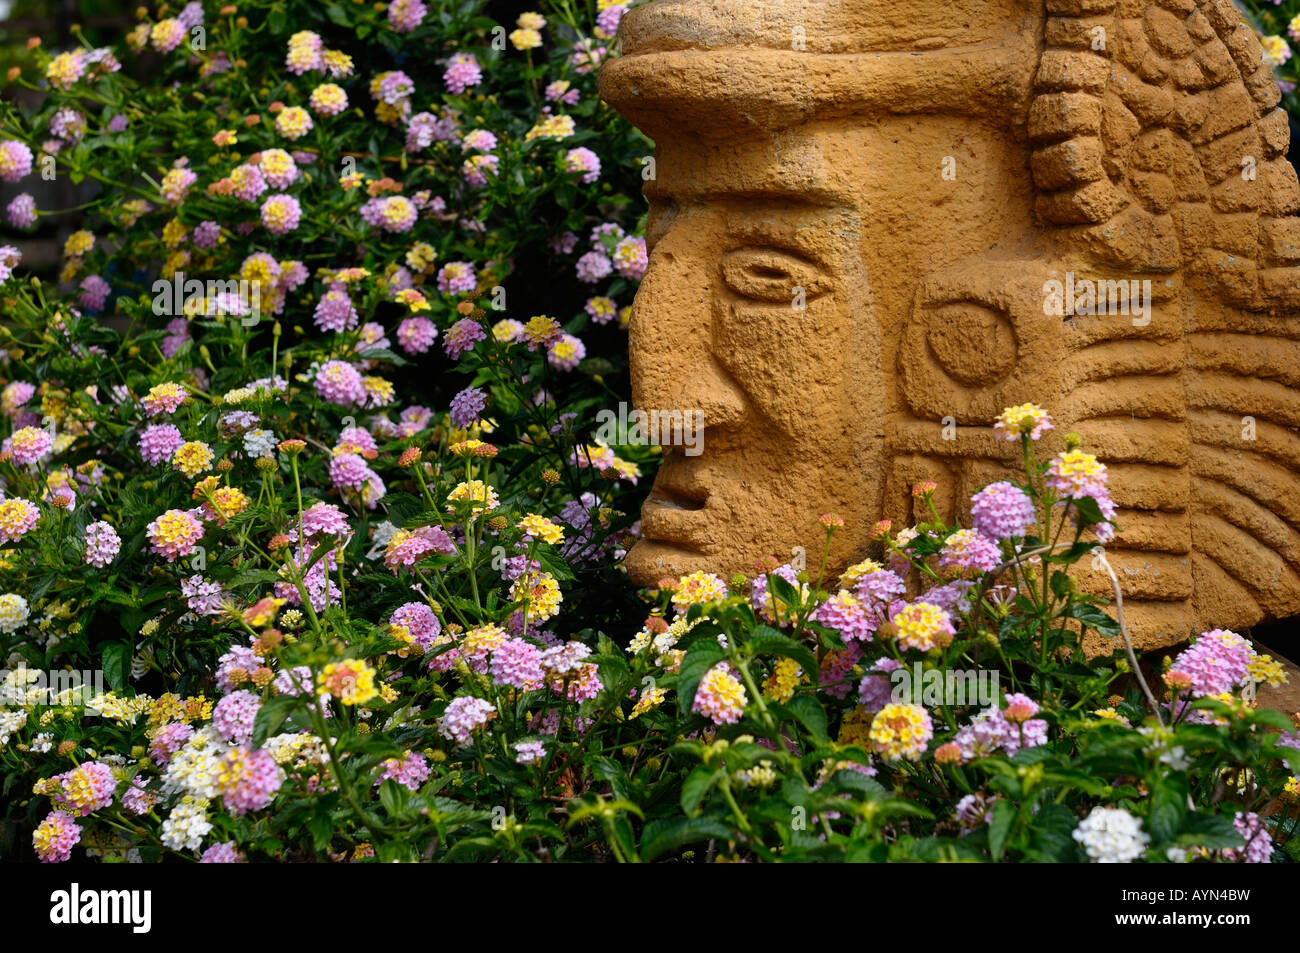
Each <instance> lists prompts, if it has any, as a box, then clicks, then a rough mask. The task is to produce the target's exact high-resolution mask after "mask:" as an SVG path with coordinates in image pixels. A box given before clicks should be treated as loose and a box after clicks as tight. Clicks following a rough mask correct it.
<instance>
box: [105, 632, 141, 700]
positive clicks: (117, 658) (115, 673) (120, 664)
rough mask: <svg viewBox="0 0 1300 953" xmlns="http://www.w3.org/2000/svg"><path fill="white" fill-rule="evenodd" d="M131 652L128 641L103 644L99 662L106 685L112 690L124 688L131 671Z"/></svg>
mask: <svg viewBox="0 0 1300 953" xmlns="http://www.w3.org/2000/svg"><path fill="white" fill-rule="evenodd" d="M133 654H134V653H133V652H132V651H131V643H130V642H109V643H108V644H107V645H105V646H104V649H103V651H102V652H101V654H100V656H99V658H100V662H99V664H100V667H101V668H102V669H103V670H104V678H105V680H106V681H107V682H108V687H109V688H111V689H112V690H113V691H115V692H120V691H125V690H126V679H127V675H128V674H129V673H130V671H131V656H132V655H133Z"/></svg>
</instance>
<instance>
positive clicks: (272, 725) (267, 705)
mask: <svg viewBox="0 0 1300 953" xmlns="http://www.w3.org/2000/svg"><path fill="white" fill-rule="evenodd" d="M297 704H299V699H298V697H297V696H295V695H276V696H275V697H274V698H272V699H270V700H269V701H266V702H264V703H263V704H262V707H261V708H259V709H258V710H257V717H255V718H254V719H253V739H252V745H253V747H254V748H260V747H262V743H263V742H265V741H266V739H267V738H269V737H271V735H273V734H275V733H276V732H277V731H278V730H279V728H280V726H281V725H282V724H284V721H285V719H286V718H288V717H289V715H290V713H291V712H292V711H293V709H294V706H296V705H297Z"/></svg>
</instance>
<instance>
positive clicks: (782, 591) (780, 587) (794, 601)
mask: <svg viewBox="0 0 1300 953" xmlns="http://www.w3.org/2000/svg"><path fill="white" fill-rule="evenodd" d="M767 584H768V586H769V588H770V589H771V592H772V595H774V596H775V597H776V598H777V599H779V600H780V601H781V602H783V603H785V608H784V610H783V611H782V614H784V613H786V612H793V611H794V610H795V607H797V606H799V605H800V604H801V603H802V601H803V600H801V599H800V598H799V590H798V589H796V588H795V587H794V586H792V585H790V583H789V581H788V580H787V579H786V578H785V577H784V576H778V575H776V573H771V574H769V575H768V577H767Z"/></svg>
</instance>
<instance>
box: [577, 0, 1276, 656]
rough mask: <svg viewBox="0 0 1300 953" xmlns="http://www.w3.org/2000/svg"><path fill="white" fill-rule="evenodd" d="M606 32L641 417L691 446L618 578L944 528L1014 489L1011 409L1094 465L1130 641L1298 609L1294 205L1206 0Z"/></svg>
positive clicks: (1246, 79)
mask: <svg viewBox="0 0 1300 953" xmlns="http://www.w3.org/2000/svg"><path fill="white" fill-rule="evenodd" d="M620 38H621V42H622V49H623V55H622V56H621V57H620V58H618V59H616V60H612V61H610V62H609V63H608V64H607V65H606V66H605V67H604V70H603V72H602V74H601V92H602V95H603V96H604V97H605V98H606V99H607V100H608V101H609V102H611V103H612V104H613V105H614V106H615V107H617V108H618V109H619V110H620V111H621V112H623V113H624V114H625V115H626V116H627V117H628V118H629V119H631V120H632V121H633V122H634V123H636V125H638V126H639V127H640V128H641V129H643V130H644V131H645V132H646V133H647V135H649V136H650V137H651V138H652V139H654V141H655V145H656V150H655V166H654V177H653V178H652V179H651V180H649V181H647V183H646V187H645V192H646V196H647V198H648V200H649V203H650V219H649V227H648V234H647V241H648V244H649V246H650V249H651V254H650V267H649V272H648V273H647V275H646V278H645V280H644V282H643V283H642V285H641V289H640V292H639V293H638V295H637V298H636V301H635V304H634V307H633V312H632V325H631V335H632V337H631V357H632V374H633V391H634V394H633V396H634V399H635V402H636V404H637V406H638V407H641V408H643V409H647V410H650V409H663V410H694V411H698V412H701V413H702V414H703V422H704V424H705V427H706V429H705V431H704V441H703V453H702V454H700V455H698V456H688V455H686V454H685V453H683V452H682V450H681V448H666V455H665V459H664V463H663V466H662V469H661V470H660V472H659V475H658V478H657V479H656V481H655V484H654V489H653V490H652V492H651V495H650V498H649V499H648V500H647V501H646V504H645V507H644V509H643V511H642V526H643V529H644V535H645V538H644V540H642V541H641V542H639V543H638V544H637V545H636V547H635V548H634V549H633V550H632V552H631V554H630V555H629V557H628V561H627V566H628V569H629V572H630V573H631V574H632V576H633V578H634V579H636V580H637V581H639V582H642V583H644V584H652V583H653V582H654V581H656V580H657V579H659V578H661V577H663V576H666V575H675V574H678V573H684V572H689V571H692V570H696V569H708V570H712V571H715V572H719V573H722V574H724V575H727V574H730V573H733V572H736V571H742V572H746V573H748V574H752V572H753V560H754V559H755V557H757V556H761V555H765V554H769V553H770V554H773V555H776V556H778V557H779V558H782V559H783V560H784V559H788V558H790V554H791V553H792V551H794V549H795V547H803V548H804V550H805V551H806V553H807V554H808V555H807V560H808V564H809V565H810V566H811V567H813V568H815V567H816V564H817V561H818V560H819V558H820V554H821V546H822V541H823V539H824V531H823V530H822V528H821V526H820V525H819V523H818V521H817V518H818V516H820V515H821V514H822V513H826V512H835V513H838V514H839V515H841V516H843V517H844V519H845V521H846V524H847V525H846V527H845V528H844V530H841V531H840V532H839V533H837V534H836V537H835V544H834V549H833V551H832V553H831V555H830V562H831V566H832V569H837V568H840V567H843V566H844V565H846V564H847V563H848V562H850V561H851V560H853V559H856V558H860V557H861V556H862V555H863V554H864V553H866V552H867V551H868V549H869V543H868V535H869V533H870V531H871V528H872V526H873V525H874V523H875V522H876V520H878V519H880V518H882V517H888V518H891V519H893V520H894V521H895V525H896V526H898V525H899V524H900V523H901V524H903V525H907V524H910V522H911V521H912V520H913V516H914V514H912V513H911V506H912V499H911V496H910V492H909V490H910V487H911V486H912V484H914V483H916V482H918V481H921V480H927V479H932V480H935V481H936V482H937V483H938V484H939V487H940V493H947V494H948V495H947V496H946V497H944V498H939V499H938V500H937V502H938V503H939V504H940V507H941V511H942V510H943V509H946V510H947V513H945V515H946V516H955V515H957V514H958V513H962V512H963V511H964V507H965V505H966V500H967V499H968V497H969V495H970V493H971V492H972V491H973V490H974V489H976V488H977V487H978V486H979V485H981V484H983V483H986V482H989V481H991V480H994V479H998V478H1001V477H1003V476H1006V475H1010V474H1014V472H1015V471H1016V465H1017V460H1016V459H1015V457H1016V455H1017V454H1018V452H1019V451H1018V446H1017V445H1014V444H1009V443H1006V442H998V441H995V439H994V436H993V431H992V426H991V425H992V422H993V418H994V417H995V416H996V415H997V414H998V413H999V412H1000V411H1001V410H1002V409H1003V408H1004V407H1007V406H1010V405H1013V404H1021V403H1025V402H1034V403H1037V404H1040V405H1042V406H1044V407H1047V408H1048V409H1049V410H1050V411H1051V412H1052V414H1053V417H1054V419H1055V420H1056V422H1057V426H1058V430H1057V431H1056V433H1055V434H1054V435H1053V436H1056V437H1057V439H1058V441H1059V435H1060V434H1063V433H1065V432H1067V431H1070V430H1073V431H1076V432H1078V433H1079V434H1080V435H1081V436H1082V437H1083V439H1084V442H1085V446H1086V447H1087V449H1089V450H1090V451H1091V452H1093V453H1096V454H1097V455H1098V456H1099V457H1100V458H1101V459H1102V460H1104V461H1105V462H1106V463H1107V465H1108V467H1109V469H1110V477H1111V481H1110V482H1111V488H1112V494H1113V496H1114V499H1115V502H1116V503H1117V505H1118V506H1119V513H1118V520H1117V522H1118V526H1119V533H1118V535H1117V536H1116V538H1115V540H1114V541H1113V542H1112V543H1111V544H1110V545H1109V546H1108V550H1107V551H1108V555H1109V557H1110V560H1111V562H1112V563H1113V564H1115V565H1116V566H1117V568H1118V571H1119V574H1120V578H1121V581H1122V583H1123V584H1124V588H1125V597H1126V611H1127V615H1128V618H1129V620H1130V622H1131V624H1132V627H1133V628H1134V630H1135V631H1136V632H1137V634H1138V635H1139V640H1140V641H1143V642H1145V643H1146V644H1155V643H1160V642H1171V641H1176V640H1179V639H1181V638H1183V637H1184V636H1186V634H1187V633H1188V632H1190V631H1193V630H1195V629H1197V628H1200V627H1210V626H1216V625H1217V626H1248V625H1251V624H1253V623H1255V622H1258V621H1260V620H1261V619H1263V618H1267V617H1280V616H1285V615H1290V614H1294V613H1296V612H1300V575H1298V574H1297V573H1298V572H1300V493H1298V492H1297V489H1300V487H1298V486H1297V480H1296V473H1297V470H1300V435H1298V434H1297V432H1296V428H1297V427H1300V395H1298V394H1297V392H1296V387H1297V385H1300V343H1298V339H1300V320H1298V311H1297V305H1298V304H1300V267H1297V266H1298V265H1300V219H1298V218H1297V217H1296V213H1297V211H1300V185H1298V184H1297V179H1296V173H1295V171H1294V169H1293V168H1292V167H1291V165H1290V164H1289V163H1288V162H1287V161H1286V158H1285V152H1286V148H1287V142H1288V124H1287V118H1286V115H1285V113H1284V112H1283V111H1282V110H1280V109H1278V108H1277V104H1278V100H1279V92H1278V87H1277V82H1276V80H1275V78H1274V76H1273V74H1272V71H1271V69H1270V68H1269V67H1268V66H1267V65H1264V64H1263V62H1262V54H1261V48H1260V45H1259V43H1258V41H1257V39H1256V37H1255V35H1254V33H1253V31H1252V30H1251V29H1250V27H1249V26H1247V25H1246V24H1245V23H1244V22H1243V21H1242V20H1241V18H1240V15H1239V14H1238V12H1237V10H1236V8H1235V7H1234V6H1233V4H1232V3H1231V0H1158V2H1156V0H1046V3H1044V0H943V2H937V0H838V2H837V0H653V2H651V3H648V4H645V5H643V6H640V7H637V8H634V9H633V10H632V11H630V12H629V13H628V14H627V15H626V17H625V18H624V19H623V24H622V27H621V30H620ZM1047 449H1048V450H1053V449H1055V448H1054V447H1053V446H1052V445H1051V443H1050V441H1049V442H1048V445H1047ZM1081 567H1082V571H1081V575H1082V577H1084V578H1083V579H1082V580H1081V581H1082V582H1083V583H1084V584H1085V585H1089V586H1095V588H1096V590H1097V591H1099V592H1102V591H1105V588H1106V586H1105V585H1104V581H1105V577H1104V576H1103V575H1102V574H1101V573H1100V572H1097V573H1093V574H1092V575H1093V576H1094V578H1093V579H1092V580H1089V579H1088V578H1087V577H1088V576H1089V572H1088V570H1087V568H1086V567H1087V563H1086V562H1085V563H1083V564H1081Z"/></svg>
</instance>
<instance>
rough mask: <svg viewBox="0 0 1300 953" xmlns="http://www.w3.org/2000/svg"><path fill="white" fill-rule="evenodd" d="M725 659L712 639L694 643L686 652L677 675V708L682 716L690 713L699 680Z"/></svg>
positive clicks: (720, 649)
mask: <svg viewBox="0 0 1300 953" xmlns="http://www.w3.org/2000/svg"><path fill="white" fill-rule="evenodd" d="M725 657H726V653H725V652H724V651H723V650H722V646H720V645H719V644H718V643H717V642H716V641H714V640H713V639H705V640H701V641H699V642H696V643H695V644H694V645H692V646H691V647H690V648H689V649H687V650H686V657H685V658H683V659H682V667H681V669H680V670H679V671H678V675H677V708H678V711H680V712H681V713H682V715H689V714H690V713H691V706H692V705H694V704H695V689H696V688H698V687H699V684H700V679H702V678H703V677H704V674H705V673H706V672H707V671H708V670H709V669H711V668H713V666H715V665H717V664H718V663H719V662H721V661H722V660H723V659H724V658H725Z"/></svg>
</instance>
